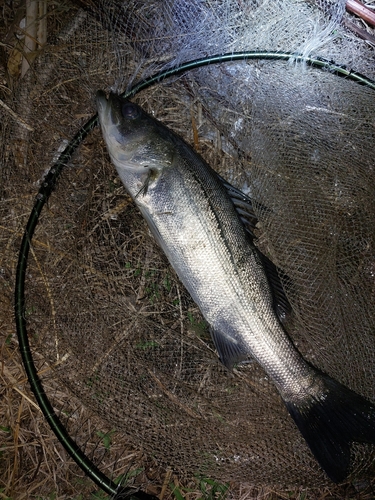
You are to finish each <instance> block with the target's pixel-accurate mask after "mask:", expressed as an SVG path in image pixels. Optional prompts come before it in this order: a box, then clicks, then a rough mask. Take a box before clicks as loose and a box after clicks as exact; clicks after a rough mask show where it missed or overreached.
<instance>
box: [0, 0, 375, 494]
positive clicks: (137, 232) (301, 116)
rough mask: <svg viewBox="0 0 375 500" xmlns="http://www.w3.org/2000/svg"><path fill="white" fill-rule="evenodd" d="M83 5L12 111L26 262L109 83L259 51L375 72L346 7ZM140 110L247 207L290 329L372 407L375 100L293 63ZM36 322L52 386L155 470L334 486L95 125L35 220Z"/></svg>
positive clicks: (362, 460) (12, 228)
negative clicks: (136, 201) (198, 301)
mask: <svg viewBox="0 0 375 500" xmlns="http://www.w3.org/2000/svg"><path fill="white" fill-rule="evenodd" d="M81 5H83V7H84V8H81V9H79V10H77V9H76V8H74V7H72V5H70V4H69V3H66V4H65V3H61V5H60V6H59V7H56V6H53V5H52V3H51V5H50V6H49V10H48V16H47V19H48V22H49V26H51V30H52V32H53V33H54V35H53V36H51V39H50V42H49V44H47V45H46V47H45V49H44V53H43V54H42V55H41V56H39V57H38V58H37V59H36V60H35V62H34V63H33V64H32V65H31V68H30V69H29V70H28V71H27V72H26V74H25V75H24V76H23V78H22V80H20V83H19V84H18V85H17V86H16V88H15V90H14V93H13V94H12V96H8V97H7V96H5V97H7V98H6V99H5V97H4V99H5V101H6V102H7V103H8V105H9V106H10V107H11V108H12V109H13V110H14V111H15V114H16V115H15V116H13V115H10V114H9V112H8V111H6V110H4V108H2V109H1V113H2V116H3V120H2V121H3V123H2V129H3V137H4V138H5V141H4V147H3V150H2V151H3V152H2V154H3V159H4V162H3V163H4V168H3V170H2V176H3V181H4V182H3V192H2V200H3V201H2V205H1V206H2V212H3V214H2V215H3V221H4V222H3V224H4V228H3V229H4V234H5V237H4V238H3V243H2V245H4V248H8V249H9V248H10V249H11V250H13V251H14V252H16V251H17V249H18V245H19V237H18V235H19V234H20V233H21V232H22V228H23V227H24V226H25V221H26V217H27V215H28V213H29V211H30V208H31V206H32V199H33V196H34V195H35V193H36V191H37V189H38V186H39V185H40V182H43V175H44V174H45V172H46V169H48V168H49V167H50V166H51V165H52V163H53V161H54V160H55V159H56V155H57V151H59V150H60V151H61V149H62V148H63V147H64V145H65V144H66V143H67V141H68V140H69V139H70V138H71V137H72V136H73V134H74V133H75V132H76V131H77V130H78V128H79V126H81V125H82V124H83V123H85V122H86V121H87V119H88V118H89V117H90V116H91V115H92V114H93V113H94V112H95V103H94V97H95V91H96V90H98V89H100V88H101V89H104V90H109V89H113V90H116V91H119V90H121V91H122V90H124V89H125V88H126V87H128V86H129V85H130V84H131V83H132V82H134V81H136V80H138V79H139V78H141V77H145V76H149V75H150V74H152V73H153V72H155V71H157V70H160V69H162V68H167V67H170V66H173V65H175V64H178V63H181V62H184V61H187V60H191V59H194V58H196V57H201V56H203V55H212V54H216V53H224V52H231V51H240V50H246V49H247V50H248V49H252V50H260V49H261V50H273V51H275V50H278V51H288V52H296V53H302V54H305V55H310V54H319V55H321V56H323V57H327V58H328V59H334V60H335V61H337V62H339V63H342V64H346V65H347V66H348V67H353V68H354V69H355V70H357V71H360V72H362V73H364V74H366V75H367V76H369V77H372V78H373V77H374V73H375V65H374V64H373V63H374V57H373V48H372V47H371V45H370V44H365V43H364V42H361V41H360V40H358V39H357V38H356V37H354V35H352V34H350V32H348V31H346V30H345V29H344V28H343V27H342V25H341V24H340V23H341V20H342V17H343V16H344V7H345V2H343V1H340V2H329V1H320V2H305V1H302V0H300V1H298V0H294V1H292V0H282V1H281V0H279V1H276V2H268V1H256V0H251V1H250V0H247V1H245V0H244V1H234V0H211V1H208V0H194V1H191V2H185V1H182V0H174V1H158V0H154V1H152V2H148V1H130V2H123V1H120V0H113V1H109V0H106V1H105V0H102V1H100V2H95V3H94V2H92V3H90V2H86V1H84V2H81ZM58 9H61V11H58V12H57V10H58ZM64 9H66V12H65V11H64ZM62 14H63V15H64V19H65V23H64V28H63V29H61V26H60V22H61V21H59V20H60V19H61V15H62ZM13 78H14V79H17V78H18V75H17V71H15V74H14V75H13ZM136 100H137V102H139V103H140V104H141V105H142V106H144V108H145V109H146V110H148V111H149V112H151V113H153V114H154V115H155V116H157V117H158V118H159V119H161V120H162V121H164V123H166V124H167V125H168V126H170V127H171V128H172V129H173V130H174V131H175V132H176V133H178V134H180V135H182V136H184V138H185V139H186V140H187V141H189V142H190V143H191V144H193V145H195V146H196V147H197V148H199V149H200V151H201V153H202V154H203V155H204V157H205V158H206V159H207V160H208V161H209V163H210V164H211V165H212V166H213V167H214V168H215V169H216V170H217V171H218V172H219V173H220V174H221V175H222V176H223V177H225V178H226V179H227V180H228V181H230V182H231V183H233V184H235V185H236V186H237V187H239V188H240V189H243V190H244V191H245V192H247V193H248V194H250V196H251V197H252V198H253V200H254V204H255V210H256V213H257V216H258V218H259V224H258V227H257V229H256V233H257V240H256V244H257V245H258V246H259V248H260V249H261V250H262V251H263V252H264V253H265V254H266V255H268V256H269V257H270V258H271V260H273V261H274V262H275V264H276V265H277V266H278V267H279V269H280V270H281V276H282V278H283V277H284V284H285V289H286V293H287V296H288V298H289V301H290V303H291V304H292V306H293V314H292V315H291V317H290V318H289V320H288V325H287V326H288V333H289V334H290V335H291V337H292V338H293V340H294V342H295V344H296V345H297V347H298V349H299V350H300V352H301V353H302V354H303V356H304V357H305V358H306V359H307V360H308V361H311V362H312V363H313V364H314V365H315V366H316V367H317V368H320V369H322V370H324V371H325V372H326V373H328V374H329V375H331V376H333V377H335V378H337V379H338V380H340V381H341V382H343V383H344V384H346V385H348V386H349V387H350V388H352V389H354V390H356V391H357V392H358V393H360V394H363V395H364V396H366V397H368V398H369V399H374V396H375V395H374V383H375V379H374V373H375V371H374V327H375V318H374V307H373V306H374V293H375V281H374V277H375V249H374V244H375V241H374V229H373V227H374V226H373V221H374V216H375V201H374V196H373V193H374V192H375V189H374V188H375V177H374V172H373V169H374V154H373V144H374V135H375V134H374V132H375V128H374V113H373V110H374V91H373V90H371V89H368V88H366V87H362V86H359V85H357V84H355V83H353V82H351V81H349V80H345V79H342V78H339V77H337V76H336V75H333V74H331V73H329V72H324V71H319V70H317V69H313V68H309V67H307V66H305V65H303V64H296V63H295V62H293V60H291V61H290V62H276V61H254V62H236V63H234V62H233V63H227V64H223V65H217V66H212V67H207V68H201V69H199V70H194V71H191V72H190V73H189V74H187V75H185V76H183V77H179V78H174V79H173V80H169V81H165V82H163V83H161V84H159V85H157V86H154V87H152V88H150V89H149V90H147V91H146V92H143V93H141V94H139V95H138V96H137V97H136ZM28 127H29V128H28ZM30 129H32V130H30ZM197 137H198V138H199V139H198V140H197ZM6 267H7V265H6V264H4V269H5V268H6ZM8 267H9V274H10V275H11V274H12V273H13V272H14V271H12V266H11V264H8ZM26 314H27V320H28V331H29V336H30V341H31V345H32V349H33V351H34V352H35V353H38V354H39V357H38V363H39V365H38V368H39V369H40V370H43V369H45V367H46V366H53V367H54V369H53V371H52V372H51V371H48V370H47V371H46V374H45V375H43V379H44V381H45V384H46V387H47V388H48V384H49V380H50V378H51V377H53V379H57V380H58V381H59V382H61V383H62V384H63V385H64V387H66V388H67V389H68V390H69V391H70V392H71V393H72V394H74V395H75V396H76V397H77V398H78V400H79V401H81V402H82V404H83V405H85V406H86V407H88V408H89V409H90V410H91V411H92V412H93V413H94V414H95V415H97V416H99V417H102V418H103V419H104V420H106V421H107V422H108V424H109V426H110V427H111V428H113V429H115V430H116V431H117V432H119V433H120V434H121V435H123V436H125V437H126V439H127V440H128V442H129V443H130V444H131V445H132V446H134V448H136V449H138V450H139V449H141V450H142V452H144V454H145V456H147V457H152V458H153V460H154V461H155V463H157V464H158V465H160V466H162V467H164V468H166V467H170V468H172V469H173V470H176V471H179V472H180V473H181V474H183V475H185V476H192V475H193V474H196V473H198V474H204V475H206V476H209V477H213V478H217V479H219V480H221V481H237V482H242V483H243V482H245V483H246V482H248V483H251V484H258V485H272V486H278V487H280V488H281V487H290V486H301V485H303V486H308V487H316V488H317V487H321V486H322V485H325V484H329V483H327V481H328V480H327V478H326V477H325V476H324V474H323V473H322V471H321V470H320V469H319V467H318V465H317V464H316V462H315V460H314V459H313V457H312V455H311V453H310V451H309V449H308V448H307V445H306V444H305V442H304V441H303V438H302V437H301V435H300V434H299V432H298V430H297V429H296V428H295V426H294V424H293V422H292V420H291V418H290V417H289V415H288V413H287V411H286V409H285V408H284V406H283V403H282V402H281V400H280V398H279V396H278V394H277V391H276V389H275V388H274V386H273V384H272V383H271V382H270V381H269V380H268V379H267V377H266V376H265V374H264V372H263V371H262V369H261V368H260V367H259V366H258V365H257V364H256V363H255V362H254V363H249V364H247V365H244V366H240V367H238V368H237V369H235V370H234V371H233V373H232V372H228V371H227V370H226V369H225V368H224V367H223V366H222V365H221V364H220V363H219V361H218V359H217V356H216V354H215V351H214V346H213V344H212V342H211V339H210V335H209V333H208V328H207V325H206V324H205V322H204V320H203V319H202V317H201V316H200V313H199V311H198V309H197V307H196V306H195V304H194V303H193V302H192V300H191V299H190V297H189V296H188V294H187V292H186V291H185V290H184V289H183V287H182V285H181V284H180V282H179V281H178V279H177V277H176V275H175V273H174V271H173V270H172V269H171V268H170V266H169V265H168V263H167V260H166V258H165V257H164V256H163V254H162V252H161V250H160V249H159V248H158V247H157V246H156V244H155V242H154V240H153V238H152V237H151V236H150V234H149V232H148V230H147V227H146V225H145V223H144V222H143V220H142V219H141V217H140V215H139V213H138V212H137V210H136V208H135V207H134V205H133V204H132V202H131V200H130V199H129V198H128V197H127V196H126V195H125V192H124V189H123V187H122V185H121V183H120V181H119V179H118V178H117V176H116V173H115V171H114V168H113V167H112V166H111V164H110V163H109V161H108V156H107V153H106V150H105V148H104V144H103V141H102V139H101V136H100V132H99V130H95V131H94V132H93V133H92V134H91V135H90V136H89V138H88V139H87V140H86V141H85V142H84V144H82V146H81V148H80V150H79V152H78V154H77V155H75V157H74V159H73V161H72V162H71V163H70V164H69V165H68V166H67V167H66V169H65V170H64V172H63V175H62V177H61V179H60V180H59V182H58V184H57V186H56V190H55V192H54V193H53V194H52V196H51V198H50V200H49V202H48V206H46V208H45V209H44V212H43V214H42V217H41V220H40V222H39V224H38V227H37V230H36V234H35V237H34V239H33V245H32V252H31V255H30V263H29V268H28V273H27V281H26ZM50 397H51V400H52V401H53V402H54V405H55V406H56V408H59V402H58V397H57V395H56V392H54V391H52V390H51V394H50ZM59 411H60V412H61V411H62V408H59ZM373 459H374V453H373V451H371V449H370V448H369V447H366V446H359V445H355V446H353V461H352V462H353V467H352V472H353V476H354V477H355V476H359V475H361V474H367V475H369V470H371V463H372V462H373Z"/></svg>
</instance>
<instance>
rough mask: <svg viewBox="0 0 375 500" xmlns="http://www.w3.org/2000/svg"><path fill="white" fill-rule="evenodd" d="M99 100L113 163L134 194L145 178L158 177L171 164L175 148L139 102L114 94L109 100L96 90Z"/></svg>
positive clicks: (100, 121)
mask: <svg viewBox="0 0 375 500" xmlns="http://www.w3.org/2000/svg"><path fill="white" fill-rule="evenodd" d="M96 102H97V108H98V116H99V123H100V126H101V129H102V133H103V137H104V140H105V142H106V145H107V149H108V152H109V155H110V157H111V160H112V163H113V164H114V165H115V167H116V169H117V172H118V174H119V176H120V178H121V180H122V182H123V183H124V185H125V187H126V188H127V189H128V191H129V192H130V194H131V195H134V194H135V191H137V189H139V185H140V184H141V185H142V183H143V182H146V179H147V182H148V180H149V179H150V178H152V179H153V180H155V179H157V178H158V177H159V175H160V173H161V172H162V171H163V170H164V169H166V168H168V167H169V166H171V165H172V162H173V156H174V152H173V147H172V145H171V144H170V142H169V141H168V138H167V137H166V136H165V134H166V132H165V131H164V127H163V126H162V125H161V124H160V123H159V122H158V121H157V120H155V119H154V118H152V117H151V116H149V115H148V114H147V113H146V112H145V111H143V109H142V108H141V107H140V106H138V105H137V104H135V103H133V102H131V101H129V100H126V99H123V98H121V97H120V96H119V95H117V94H114V93H110V94H109V97H108V99H107V97H106V95H105V93H104V92H102V91H99V92H98V93H97V96H96ZM135 179H137V182H136V181H135ZM130 184H131V185H130ZM136 185H138V188H137V186H136ZM133 190H135V191H134V192H133V193H132V191H133Z"/></svg>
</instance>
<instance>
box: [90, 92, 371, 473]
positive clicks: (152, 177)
mask: <svg viewBox="0 0 375 500" xmlns="http://www.w3.org/2000/svg"><path fill="white" fill-rule="evenodd" d="M97 105H98V113H99V121H100V125H101V129H102V133H103V136H104V139H105V142H106V145H107V149H108V151H109V154H110V157H111V160H112V162H113V163H114V165H115V167H116V169H117V172H118V174H119V176H120V178H121V180H122V182H123V184H124V186H125V188H126V190H127V191H128V193H129V194H130V196H131V197H132V198H133V200H134V202H135V203H136V205H137V206H138V208H139V209H140V211H141V213H142V215H143V217H144V218H145V220H146V221H147V223H148V226H149V228H150V230H151V232H152V234H153V236H154V237H155V239H156V241H157V242H158V243H159V245H160V246H161V248H162V249H163V251H164V253H165V254H166V256H167V258H168V260H169V262H170V263H171V265H172V267H173V268H174V269H175V271H176V273H177V275H178V276H179V278H180V280H181V281H182V283H183V284H184V286H185V287H186V289H187V290H188V292H189V293H190V295H191V296H192V298H193V300H194V301H195V302H196V304H197V305H198V306H199V308H200V310H201V312H202V314H203V316H204V318H205V319H206V321H207V322H208V323H209V325H210V331H211V335H212V338H213V341H214V343H215V346H216V349H217V351H218V354H219V357H220V360H221V361H222V362H223V364H224V365H225V366H227V367H228V369H231V368H232V367H233V365H234V364H235V363H238V362H241V361H242V360H244V359H246V358H248V357H249V356H252V357H253V358H255V360H256V361H257V362H258V363H259V364H260V365H261V366H262V367H263V369H264V370H265V372H266V373H267V375H268V376H269V377H270V378H271V379H272V380H273V382H274V384H275V386H276V388H277V389H278V391H279V393H280V396H281V397H282V399H283V401H284V403H285V405H286V407H287V409H288V411H289V413H290V415H291V416H292V418H293V419H294V421H295V423H296V424H297V426H298V428H299V430H300V432H301V434H302V435H303V437H304V438H305V440H306V442H307V444H308V445H309V447H310V449H311V451H312V453H313V454H314V456H315V458H316V459H317V461H318V462H319V464H320V465H321V467H322V468H323V469H324V470H325V472H326V473H327V475H328V476H329V477H330V478H331V479H332V480H333V481H335V482H340V481H342V480H344V479H345V478H346V477H347V475H348V474H349V472H350V444H351V443H352V442H354V441H358V442H367V443H372V444H375V406H374V405H373V404H372V403H370V402H369V401H367V400H366V399H365V398H363V397H362V396H360V395H358V394H356V393H355V392H353V391H352V390H350V389H349V388H347V387H345V386H343V385H342V384H340V383H339V382H338V381H336V380H334V379H332V378H330V377H329V376H328V375H326V374H324V373H321V372H319V371H318V370H317V369H315V368H314V367H312V366H311V365H310V364H308V363H307V362H306V361H305V360H304V359H303V357H302V356H301V355H300V353H299V352H298V351H297V350H296V348H295V347H294V345H293V343H292V341H291V340H290V339H289V337H288V335H287V334H286V332H285V331H284V328H283V326H282V324H281V321H280V317H279V316H278V314H277V305H278V304H277V303H276V304H275V297H277V296H278V293H279V291H275V290H274V287H273V284H274V283H275V278H274V277H273V276H272V274H273V267H272V263H271V265H269V263H267V258H266V257H265V256H263V255H262V254H261V253H260V252H259V251H258V250H257V248H256V247H255V246H254V244H253V234H252V232H251V228H250V229H249V228H248V227H246V224H245V223H244V217H243V215H244V213H245V212H248V214H247V215H248V219H249V220H250V221H252V223H251V224H252V225H253V223H254V220H255V215H254V213H253V210H252V204H251V200H247V199H246V197H245V195H242V194H241V193H240V192H238V190H236V189H235V188H234V187H233V186H230V185H229V184H228V183H227V182H226V181H225V180H223V179H221V178H220V177H219V176H218V175H217V174H216V173H215V171H214V170H212V169H211V168H210V167H209V165H208V164H207V163H206V162H205V161H204V160H203V159H202V158H201V157H200V156H199V155H197V154H196V153H195V152H194V151H193V150H192V149H191V147H190V146H189V145H188V144H187V143H185V142H184V141H183V140H182V139H181V138H179V137H178V136H177V135H175V134H174V133H173V132H171V131H170V130H169V129H168V128H167V127H165V126H164V125H162V124H161V123H160V122H158V121H157V120H155V119H154V118H153V117H151V116H149V115H148V114H147V113H145V112H144V111H143V110H142V108H140V107H139V106H138V105H136V104H134V103H131V102H129V101H126V100H123V99H121V98H120V97H119V96H117V95H115V94H113V93H111V94H110V96H109V98H108V100H107V98H106V96H105V94H104V93H103V92H99V93H98V95H97ZM238 200H240V203H238ZM236 203H237V208H240V210H238V209H237V208H236ZM245 218H246V217H245ZM265 263H266V264H267V265H265ZM279 288H280V287H279ZM276 302H277V301H276Z"/></svg>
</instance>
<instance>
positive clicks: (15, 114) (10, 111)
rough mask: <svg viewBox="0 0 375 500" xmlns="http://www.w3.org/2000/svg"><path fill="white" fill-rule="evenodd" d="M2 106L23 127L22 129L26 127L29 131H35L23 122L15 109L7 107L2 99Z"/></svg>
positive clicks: (0, 103)
mask: <svg viewBox="0 0 375 500" xmlns="http://www.w3.org/2000/svg"><path fill="white" fill-rule="evenodd" d="M0 106H1V107H2V108H4V109H5V110H6V111H7V112H8V113H9V114H10V115H11V116H12V118H14V119H15V121H16V122H18V123H19V124H20V125H21V127H24V128H26V129H27V130H30V132H33V131H34V129H33V127H31V125H29V124H28V123H26V122H25V120H23V119H22V118H21V117H20V116H18V115H17V113H15V112H14V111H13V109H11V108H10V107H9V106H8V105H6V104H5V102H4V101H2V100H1V99H0Z"/></svg>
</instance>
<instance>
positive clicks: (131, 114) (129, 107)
mask: <svg viewBox="0 0 375 500" xmlns="http://www.w3.org/2000/svg"><path fill="white" fill-rule="evenodd" d="M139 115H140V113H139V109H138V107H137V106H135V105H134V104H133V103H131V102H126V103H125V104H123V105H122V116H123V117H124V118H128V119H129V120H135V119H136V118H138V116H139Z"/></svg>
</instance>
